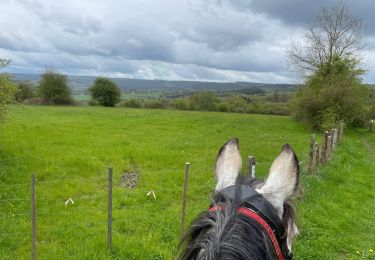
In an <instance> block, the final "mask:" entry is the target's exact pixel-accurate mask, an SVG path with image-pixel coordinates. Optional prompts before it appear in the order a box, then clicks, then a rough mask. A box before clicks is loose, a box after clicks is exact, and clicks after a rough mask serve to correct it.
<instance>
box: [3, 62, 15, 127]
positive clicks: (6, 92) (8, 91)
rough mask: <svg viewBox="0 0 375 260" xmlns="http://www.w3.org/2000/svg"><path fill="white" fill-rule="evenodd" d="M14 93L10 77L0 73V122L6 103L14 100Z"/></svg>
mask: <svg viewBox="0 0 375 260" xmlns="http://www.w3.org/2000/svg"><path fill="white" fill-rule="evenodd" d="M0 65H1V60H0ZM1 67H2V66H0V68H1ZM15 93H16V88H15V86H14V85H13V83H12V77H11V76H10V75H8V74H0V122H1V121H3V120H4V119H5V116H6V113H7V104H9V103H12V102H13V101H14V95H15Z"/></svg>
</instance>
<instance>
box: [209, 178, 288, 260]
mask: <svg viewBox="0 0 375 260" xmlns="http://www.w3.org/2000/svg"><path fill="white" fill-rule="evenodd" d="M236 189H237V191H236ZM221 192H222V194H223V195H224V196H225V197H226V198H227V199H229V200H232V201H233V200H234V198H235V197H236V196H239V197H240V199H241V201H243V206H241V207H239V208H237V213H239V214H242V215H246V216H247V217H249V218H251V219H253V220H254V221H256V222H257V223H258V224H260V225H261V226H262V227H263V229H264V230H265V231H266V232H267V234H268V236H269V238H270V239H271V242H272V245H273V248H274V250H275V253H276V255H277V259H278V260H284V259H285V260H290V259H293V254H292V252H291V251H289V249H288V248H287V245H286V237H285V230H284V227H283V224H282V222H281V220H280V219H279V217H278V216H277V213H276V211H275V209H274V208H273V206H272V205H271V204H270V203H269V202H268V201H267V200H266V199H264V197H263V196H262V195H260V194H259V193H258V192H257V191H255V190H254V189H253V188H250V187H249V186H246V185H240V186H238V187H236V186H235V185H232V186H229V187H226V188H225V189H224V190H222V191H221ZM236 194H237V195H236ZM222 210H224V207H223V206H222V205H212V204H211V207H210V208H209V211H210V212H215V211H222Z"/></svg>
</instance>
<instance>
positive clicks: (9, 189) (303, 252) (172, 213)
mask: <svg viewBox="0 0 375 260" xmlns="http://www.w3.org/2000/svg"><path fill="white" fill-rule="evenodd" d="M233 136H236V137H239V138H240V146H241V152H242V156H243V160H244V162H245V161H246V157H247V156H248V155H255V156H256V158H257V161H258V162H259V164H258V165H257V175H258V176H264V175H265V173H267V171H268V169H269V167H270V165H271V162H272V160H273V159H274V158H275V157H276V155H277V154H278V152H279V151H280V148H281V146H282V144H284V143H290V144H291V145H292V147H293V148H294V150H295V151H296V153H297V155H298V156H299V157H300V160H301V161H302V166H303V167H304V165H306V157H307V156H306V155H307V153H308V141H309V131H308V130H307V129H306V128H305V127H304V126H302V125H300V124H298V123H296V122H294V121H292V120H291V119H290V118H288V117H280V116H261V115H245V114H231V113H214V112H213V113H209V112H190V111H173V110H145V109H123V108H119V109H113V108H99V107H37V106H13V107H11V111H10V116H9V121H8V122H7V123H6V124H5V125H4V126H3V127H2V128H1V129H0V140H1V146H0V209H1V212H0V255H1V257H2V258H6V259H7V258H8V259H22V258H28V257H29V256H30V245H31V236H30V235H29V234H30V219H29V218H30V217H29V214H28V212H29V211H30V201H29V197H30V187H29V183H30V175H31V173H32V172H36V173H37V181H38V184H37V198H38V200H37V209H38V244H37V255H38V257H39V258H40V259H51V258H52V259H66V258H69V259H72V258H73V259H84V258H87V259H92V258H95V259H109V258H114V259H116V258H118V259H173V257H174V255H175V252H176V248H177V244H178V234H179V217H180V204H181V203H180V200H181V191H182V184H183V171H184V163H185V162H186V161H189V162H191V172H190V173H191V175H190V179H189V200H188V216H187V218H188V222H190V221H191V220H192V219H193V218H194V216H196V215H197V214H198V213H199V212H201V211H202V210H205V209H206V208H207V206H208V205H209V202H210V196H211V193H212V191H213V187H214V178H213V165H214V160H215V157H216V153H217V151H218V149H219V148H220V146H221V145H222V144H223V143H224V142H225V141H226V140H227V139H228V138H230V137H233ZM365 140H367V141H368V143H367V144H371V143H372V144H373V146H374V147H375V138H374V137H373V135H369V134H366V135H362V134H360V133H357V132H351V133H350V134H348V135H347V136H345V139H344V142H343V145H342V146H340V148H339V149H338V151H337V152H336V156H335V158H334V160H333V161H332V163H331V164H330V165H329V166H327V167H324V168H322V170H321V172H320V174H319V175H318V176H316V175H310V176H307V175H306V176H303V178H302V180H303V184H304V193H305V196H304V199H303V200H301V201H299V203H298V211H299V215H300V216H301V220H300V224H301V236H300V237H299V238H298V240H297V241H296V242H295V250H294V251H295V256H296V259H352V258H353V259H356V258H357V259H360V256H359V255H358V254H357V253H356V252H357V251H359V252H360V254H361V253H362V252H365V253H364V254H365V257H367V258H368V259H373V258H371V257H373V255H371V253H368V250H369V249H370V248H372V249H374V250H375V245H374V243H375V238H374V234H375V230H374V223H375V217H374V205H375V203H374V202H375V199H374V197H375V194H374V186H375V177H374V176H375V173H374V169H375V162H374V160H373V158H374V156H375V155H374V154H373V153H372V154H370V152H369V151H368V149H369V148H368V146H366V145H365V144H364V142H365ZM245 164H246V163H244V165H245ZM110 165H111V166H113V168H114V191H113V193H114V202H113V207H114V213H113V215H114V224H113V225H114V227H113V229H114V230H113V244H114V250H113V252H112V253H109V252H108V251H107V249H106V193H107V191H106V188H107V180H106V178H107V170H106V169H107V168H108V166H110ZM245 170H246V169H245V167H244V171H245ZM124 171H130V172H133V171H137V172H139V174H140V182H139V186H138V187H137V188H136V189H135V190H129V189H126V188H124V187H122V186H121V185H120V184H121V181H120V180H121V176H122V174H123V172H124ZM20 183H21V184H22V185H16V186H11V185H14V184H20ZM4 184H5V185H4ZM150 190H153V191H154V192H155V194H156V200H154V199H153V198H152V197H150V196H147V195H146V194H147V192H148V191H150ZM70 197H71V198H72V199H73V200H74V202H75V204H74V205H72V204H69V205H67V206H65V201H66V199H68V198H70ZM16 199H17V200H16ZM22 214H25V215H22ZM2 234H3V235H2ZM4 234H13V235H4Z"/></svg>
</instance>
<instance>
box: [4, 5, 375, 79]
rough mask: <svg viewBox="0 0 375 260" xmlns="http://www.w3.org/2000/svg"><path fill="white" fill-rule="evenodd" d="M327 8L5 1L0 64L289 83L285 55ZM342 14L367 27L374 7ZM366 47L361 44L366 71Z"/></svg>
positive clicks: (34, 68) (14, 67) (18, 68)
mask: <svg viewBox="0 0 375 260" xmlns="http://www.w3.org/2000/svg"><path fill="white" fill-rule="evenodd" d="M325 2H326V1H323V0H318V1H298V0H283V1H270V0H262V1H255V0H252V1H250V0H248V1H233V0H222V1H219V0H186V1H174V0H163V1H149V0H132V1H122V2H119V1H115V0H109V1H92V0H81V1H74V0H67V1H41V0H19V1H12V0H7V1H3V3H2V8H3V9H5V10H7V11H6V12H4V14H2V16H1V17H0V56H2V57H8V58H11V59H12V60H13V62H12V66H10V67H9V69H11V70H14V71H24V72H27V71H38V70H39V71H40V70H42V69H43V68H44V67H46V66H51V67H55V68H56V69H59V70H62V71H65V72H68V73H72V74H77V73H78V74H79V73H84V74H89V75H102V74H106V75H107V74H108V75H117V76H119V75H120V76H126V77H140V78H163V79H200V80H220V81H228V80H229V81H236V80H252V81H262V82H281V81H284V82H291V81H292V79H291V78H289V76H288V73H287V68H286V54H285V50H286V48H287V47H288V46H289V44H290V42H291V41H292V40H295V39H300V38H301V36H302V34H303V26H304V24H306V22H307V21H308V20H309V19H310V18H311V16H312V14H313V13H314V12H317V11H318V10H319V9H320V8H321V7H322V6H323V5H324V4H325ZM350 6H351V8H352V9H353V12H355V13H356V14H357V15H360V16H361V17H364V20H365V22H366V19H367V20H370V22H371V23H373V19H371V16H372V12H371V10H372V9H369V8H366V7H368V6H371V7H373V6H374V4H373V3H372V2H370V1H369V0H359V1H355V2H354V1H352V2H350ZM374 9H375V8H374ZM15 17H17V19H15ZM372 28H373V27H372ZM374 39H375V38H373V37H372V35H371V34H369V35H368V36H367V38H366V42H367V43H368V46H369V48H368V50H367V53H366V56H368V57H369V58H368V60H367V65H368V66H369V67H371V66H373V65H375V60H374V58H372V57H374V53H375V46H374V44H373V42H374ZM371 73H372V72H369V74H370V75H371ZM373 78H374V77H373V76H368V77H367V79H368V80H372V79H373Z"/></svg>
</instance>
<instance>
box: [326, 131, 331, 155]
mask: <svg viewBox="0 0 375 260" xmlns="http://www.w3.org/2000/svg"><path fill="white" fill-rule="evenodd" d="M331 153H332V133H329V134H328V138H327V150H326V154H327V155H326V157H327V161H329V160H331Z"/></svg>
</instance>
